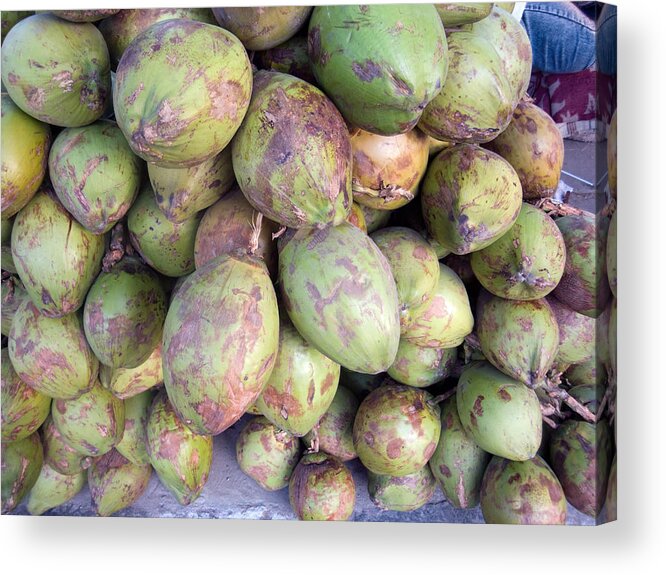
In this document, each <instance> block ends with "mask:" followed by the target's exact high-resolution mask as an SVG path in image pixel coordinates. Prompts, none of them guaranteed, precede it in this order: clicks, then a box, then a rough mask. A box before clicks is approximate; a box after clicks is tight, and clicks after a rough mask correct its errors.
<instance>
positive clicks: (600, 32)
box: [597, 4, 617, 76]
mask: <svg viewBox="0 0 666 575" xmlns="http://www.w3.org/2000/svg"><path fill="white" fill-rule="evenodd" d="M597 65H598V68H599V71H600V72H601V73H602V74H606V75H608V76H616V75H617V6H611V5H610V4H606V5H605V6H604V7H603V9H602V10H601V14H600V15H599V21H598V23H597Z"/></svg>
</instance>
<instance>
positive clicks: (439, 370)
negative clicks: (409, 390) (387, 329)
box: [388, 339, 458, 387]
mask: <svg viewBox="0 0 666 575" xmlns="http://www.w3.org/2000/svg"><path fill="white" fill-rule="evenodd" d="M457 358H458V348H455V347H450V348H440V347H420V346H418V345H416V344H413V343H410V342H409V341H407V340H405V339H401V340H400V345H399V346H398V354H397V355H396V356H395V361H394V362H393V365H391V367H389V368H388V374H389V375H390V376H391V377H392V378H393V379H395V380H396V381H398V382H400V383H404V384H405V385H411V386H412V387H428V386H430V385H433V384H435V383H437V382H439V381H442V380H443V379H446V378H447V377H448V376H449V374H451V372H452V370H453V368H454V366H455V365H456V360H457Z"/></svg>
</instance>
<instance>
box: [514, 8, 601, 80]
mask: <svg viewBox="0 0 666 575" xmlns="http://www.w3.org/2000/svg"><path fill="white" fill-rule="evenodd" d="M521 23H522V25H523V27H524V28H525V30H526V32H527V35H528V36H529V38H530V42H531V44H532V67H533V68H534V69H536V70H540V71H542V72H546V73H556V74H557V73H569V72H579V71H581V70H585V69H586V68H590V67H591V66H592V65H593V64H594V63H595V61H596V47H595V45H596V42H595V24H594V21H592V20H591V19H590V18H588V17H587V16H586V15H585V14H583V12H582V11H581V10H579V9H578V8H577V7H576V6H575V5H574V4H573V3H572V2H528V3H527V6H526V7H525V11H524V12H523V17H522V20H521Z"/></svg>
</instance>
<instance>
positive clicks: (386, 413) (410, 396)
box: [353, 383, 441, 477]
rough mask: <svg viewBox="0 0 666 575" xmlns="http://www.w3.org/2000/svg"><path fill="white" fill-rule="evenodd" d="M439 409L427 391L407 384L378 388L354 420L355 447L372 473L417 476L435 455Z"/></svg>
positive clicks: (362, 404)
mask: <svg viewBox="0 0 666 575" xmlns="http://www.w3.org/2000/svg"><path fill="white" fill-rule="evenodd" d="M439 418H440V409H439V407H438V406H437V404H435V403H434V402H433V397H432V395H430V394H429V393H428V392H427V391H424V390H422V389H416V388H413V387H409V386H406V385H400V384H396V383H394V384H388V385H384V386H382V387H379V388H377V389H376V390H374V391H373V392H371V393H370V395H368V396H367V397H366V398H365V399H364V400H363V401H362V402H361V405H360V406H359V408H358V412H357V413H356V418H355V419H354V428H353V438H354V448H355V449H356V453H358V457H359V459H360V460H361V463H363V465H364V466H365V467H366V468H367V469H368V470H369V471H372V472H373V473H376V474H379V475H392V476H395V477H402V476H404V475H409V474H410V473H416V472H417V471H418V470H419V469H421V468H422V467H423V466H425V465H426V464H427V463H428V461H429V459H430V458H431V457H432V454H433V453H434V452H435V448H436V447H437V442H438V441H439V435H440V431H441V427H440V421H439Z"/></svg>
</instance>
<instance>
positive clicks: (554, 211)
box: [534, 198, 587, 217]
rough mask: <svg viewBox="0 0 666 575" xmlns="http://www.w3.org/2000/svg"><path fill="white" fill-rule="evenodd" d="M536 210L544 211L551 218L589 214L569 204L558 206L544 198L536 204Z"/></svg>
mask: <svg viewBox="0 0 666 575" xmlns="http://www.w3.org/2000/svg"><path fill="white" fill-rule="evenodd" d="M534 207H535V208H539V209H540V210H543V211H544V212H546V213H547V214H548V215H549V216H551V217H557V216H582V215H584V214H586V213H587V212H586V211H585V210H579V209H578V208H574V207H573V206H570V205H568V204H556V203H555V202H553V200H552V199H550V198H542V199H540V200H539V201H537V202H536V203H535V204H534Z"/></svg>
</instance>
